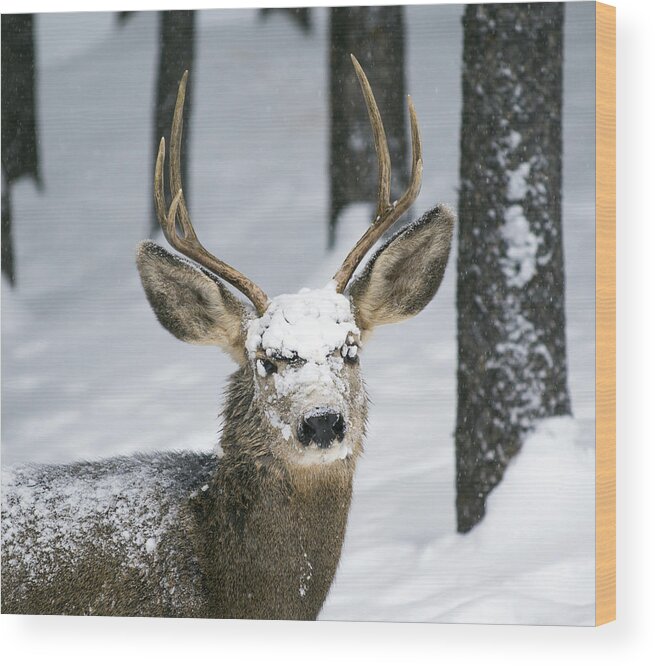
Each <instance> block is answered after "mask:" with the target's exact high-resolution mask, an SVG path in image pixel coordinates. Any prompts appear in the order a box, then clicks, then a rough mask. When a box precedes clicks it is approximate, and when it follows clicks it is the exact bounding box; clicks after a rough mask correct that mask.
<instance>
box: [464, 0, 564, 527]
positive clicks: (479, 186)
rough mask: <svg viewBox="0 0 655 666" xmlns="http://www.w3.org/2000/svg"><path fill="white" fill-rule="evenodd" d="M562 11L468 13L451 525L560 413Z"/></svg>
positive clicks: (468, 517) (525, 8)
mask: <svg viewBox="0 0 655 666" xmlns="http://www.w3.org/2000/svg"><path fill="white" fill-rule="evenodd" d="M562 24H563V5H562V4H560V3H552V4H551V3H548V4H545V3H544V4H541V3H537V4H503V5H500V4H498V5H493V4H491V5H468V6H467V7H466V10H465V13H464V19H463V25H464V64H463V76H462V82H463V112H462V128H461V164H460V180H461V189H460V199H459V220H460V222H459V255H458V266H457V271H458V282H457V312H458V354H459V358H458V371H457V381H458V406H457V427H456V436H455V438H456V455H457V522H458V525H457V527H458V530H459V531H460V532H466V531H468V530H470V529H471V528H472V527H473V526H475V525H476V524H477V523H478V522H479V521H480V520H481V519H482V518H483V516H484V512H485V502H486V497H487V495H488V494H489V492H491V490H492V489H493V488H494V487H495V486H496V485H497V484H498V483H499V482H500V481H501V479H502V477H503V474H504V471H505V468H506V467H507V464H508V463H509V461H510V459H511V458H512V456H514V455H516V453H517V452H518V451H519V450H520V448H521V444H522V442H523V439H524V437H525V435H526V433H528V432H529V431H530V430H532V428H533V426H534V424H535V421H536V420H538V419H541V418H544V417H548V416H554V415H562V414H569V413H570V412H571V404H570V399H569V393H568V388H567V370H566V342H565V326H564V325H565V321H564V266H563V250H562V229H561V223H562V222H561V187H562V130H561V123H562Z"/></svg>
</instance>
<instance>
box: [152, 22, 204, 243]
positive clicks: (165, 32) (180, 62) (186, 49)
mask: <svg viewBox="0 0 655 666" xmlns="http://www.w3.org/2000/svg"><path fill="white" fill-rule="evenodd" d="M194 22H195V12H193V11H171V12H160V37H159V71H158V74H157V102H156V106H155V139H154V141H153V146H154V147H155V148H154V154H153V158H152V163H153V168H154V163H155V158H156V157H157V150H159V141H160V139H161V138H162V136H163V137H165V139H166V149H167V150H166V152H167V154H168V151H169V148H170V134H171V122H172V120H173V111H174V109H175V99H176V97H177V87H178V85H179V83H180V79H181V78H182V74H184V71H185V70H187V69H188V70H189V80H188V83H187V93H186V102H185V107H184V132H183V134H182V182H183V184H184V188H185V190H184V198H185V200H186V202H187V205H189V199H190V197H189V189H188V188H189V179H188V167H187V165H188V160H189V150H188V148H187V147H188V144H189V135H190V132H189V119H190V118H191V106H192V102H193V94H192V93H193V53H194ZM164 181H165V191H166V192H167V193H168V197H169V199H168V200H169V201H170V197H171V194H170V191H169V189H168V178H165V179H164ZM151 217H152V231H153V232H156V231H157V230H158V229H159V222H158V220H157V215H156V213H155V207H154V202H153V205H152V216H151Z"/></svg>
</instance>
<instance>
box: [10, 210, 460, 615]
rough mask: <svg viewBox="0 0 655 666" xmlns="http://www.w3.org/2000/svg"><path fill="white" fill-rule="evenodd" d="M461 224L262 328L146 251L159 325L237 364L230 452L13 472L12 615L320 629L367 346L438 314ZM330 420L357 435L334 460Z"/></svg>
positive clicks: (358, 418) (306, 298)
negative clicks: (324, 420) (206, 620)
mask: <svg viewBox="0 0 655 666" xmlns="http://www.w3.org/2000/svg"><path fill="white" fill-rule="evenodd" d="M452 227H453V216H452V213H450V211H449V210H448V209H446V208H440V207H436V208H434V209H433V210H431V211H429V212H428V213H426V215H424V216H423V217H422V218H421V220H419V222H418V223H416V224H414V225H411V226H409V227H407V228H406V229H405V230H403V231H402V232H401V233H400V234H398V235H396V236H394V237H393V238H392V239H391V240H390V241H388V242H387V243H386V244H385V245H384V246H383V247H382V249H381V250H380V251H379V252H378V253H377V254H376V255H375V256H374V257H373V258H372V259H371V261H370V263H369V265H368V266H367V268H366V270H365V271H364V272H363V274H362V277H361V278H360V279H359V280H356V281H355V282H354V284H353V287H352V291H351V295H350V297H347V296H344V295H342V294H337V293H336V291H335V289H334V285H333V284H328V286H327V287H326V288H325V289H323V290H315V291H308V290H301V291H300V292H299V293H298V294H292V295H286V296H282V297H277V298H276V299H273V300H272V301H271V303H270V305H269V309H268V310H267V312H265V313H264V314H263V316H262V317H260V318H256V317H255V315H254V313H252V312H251V311H250V310H248V309H247V308H245V307H244V306H243V305H242V304H241V303H240V302H239V301H238V300H237V299H236V298H235V297H234V296H233V295H232V294H231V293H230V292H229V291H228V290H227V289H226V288H225V287H224V286H223V285H221V284H220V283H219V282H218V281H217V280H216V279H215V278H213V277H212V276H210V275H209V274H207V273H206V272H204V271H201V270H199V269H198V268H196V267H195V266H193V265H192V264H190V263H189V262H187V261H183V260H181V259H179V258H177V257H175V256H174V255H171V254H170V253H168V252H167V251H166V250H164V249H163V248H161V247H159V246H157V245H155V244H154V243H150V242H145V243H142V244H141V245H140V246H139V249H138V252H137V265H138V267H139V271H140V274H141V279H142V282H143V285H144V289H145V291H146V294H147V297H148V300H149V301H150V304H151V306H152V308H153V310H154V311H155V313H156V315H157V317H158V318H159V321H160V322H161V323H162V325H163V326H164V327H165V328H167V329H168V330H169V331H170V332H171V333H173V334H174V335H175V336H176V337H178V338H180V339H182V340H184V341H187V342H194V343H196V344H214V345H217V346H220V347H221V348H222V349H224V350H225V351H226V352H228V353H230V354H231V356H232V357H233V358H234V359H236V360H237V361H238V362H239V364H240V368H239V370H238V371H237V372H235V373H234V374H233V375H232V377H231V380H230V385H229V389H228V395H227V402H226V406H225V410H224V423H225V425H224V428H223V433H222V437H221V449H222V452H223V455H222V456H221V457H220V458H219V457H218V456H212V455H208V454H193V453H174V454H159V455H157V454H155V455H151V456H134V457H129V458H125V457H123V458H115V459H111V460H107V461H104V462H95V463H77V464H73V465H66V466H40V467H38V466H34V467H31V466H27V467H20V468H17V469H15V470H14V471H13V472H11V473H10V474H8V475H7V477H6V479H5V480H4V483H3V492H4V498H3V550H2V558H3V576H2V609H3V612H6V613H29V614H44V613H45V614H96V615H149V616H183V617H229V618H261V619H264V618H266V619H296V620H309V619H315V618H316V617H317V615H318V613H319V611H320V609H321V607H322V605H323V602H324V601H325V598H326V596H327V593H328V591H329V589H330V585H331V584H332V580H333V578H334V575H335V572H336V569H337V565H338V563H339V558H340V556H341V549H342V546H343V540H344V534H345V529H346V522H347V517H348V512H349V509H350V501H351V494H352V482H353V475H354V471H355V464H356V461H357V458H358V457H359V455H360V454H361V451H362V444H363V439H364V434H365V426H366V416H367V399H366V394H365V390H364V383H363V380H362V376H361V371H360V366H359V348H360V345H361V340H360V339H359V338H360V333H361V338H362V339H364V337H365V335H366V334H367V333H369V332H370V331H371V330H372V329H373V328H374V327H375V326H377V325H379V324H384V323H391V322H393V321H400V320H402V319H405V318H407V317H409V316H411V315H414V314H417V313H418V312H419V311H420V310H421V309H423V307H425V305H427V303H428V302H429V301H430V300H431V299H432V297H433V296H434V294H435V293H436V291H437V289H438V287H439V284H440V282H441V279H442V277H443V273H444V270H445V266H446V261H447V257H448V252H449V248H450V239H451V235H452ZM316 322H319V326H318V328H317V324H316ZM265 361H266V362H269V363H272V362H273V361H275V364H276V369H275V371H274V372H272V373H268V372H266V371H264V368H265V367H266V366H265V363H264V362H265ZM325 408H328V409H329V410H331V412H332V413H335V414H336V413H337V412H338V413H339V415H340V418H341V419H342V424H343V430H342V431H341V432H340V433H337V431H334V434H333V435H332V438H331V439H330V440H328V441H323V442H321V446H319V442H318V441H316V442H313V441H312V440H303V438H302V437H301V435H300V434H299V433H300V432H301V429H302V423H303V420H304V419H305V418H306V417H307V415H308V414H315V413H321V411H320V410H323V409H325ZM317 410H318V411H317Z"/></svg>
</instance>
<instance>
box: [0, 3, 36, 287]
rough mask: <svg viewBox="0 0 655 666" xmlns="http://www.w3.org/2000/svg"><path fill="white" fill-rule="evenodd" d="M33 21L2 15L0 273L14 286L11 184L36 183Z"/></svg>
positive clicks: (29, 15) (29, 17)
mask: <svg viewBox="0 0 655 666" xmlns="http://www.w3.org/2000/svg"><path fill="white" fill-rule="evenodd" d="M35 78H36V69H35V59H34V20H33V16H32V14H5V15H4V16H3V17H2V273H3V274H4V275H5V277H6V278H7V279H8V280H9V282H10V283H11V284H12V285H13V284H14V281H15V277H16V275H15V263H14V251H13V242H12V229H11V222H12V220H11V204H10V193H9V190H10V189H11V186H12V183H13V182H14V181H15V180H18V179H19V178H21V177H22V176H31V177H32V178H33V179H34V181H35V182H36V184H37V185H40V184H41V182H40V178H39V161H38V158H39V153H38V149H37V147H38V142H37V136H36V97H35Z"/></svg>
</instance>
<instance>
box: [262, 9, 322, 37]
mask: <svg viewBox="0 0 655 666" xmlns="http://www.w3.org/2000/svg"><path fill="white" fill-rule="evenodd" d="M271 14H284V15H285V16H288V17H289V18H290V19H291V20H292V21H293V22H294V23H295V24H296V25H297V26H298V27H299V28H300V29H301V30H302V31H303V32H304V33H305V34H307V33H310V32H311V31H312V28H313V25H312V13H311V7H262V8H261V9H260V10H259V16H260V17H261V18H262V19H264V20H266V19H267V18H268V17H269V16H270V15H271Z"/></svg>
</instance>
